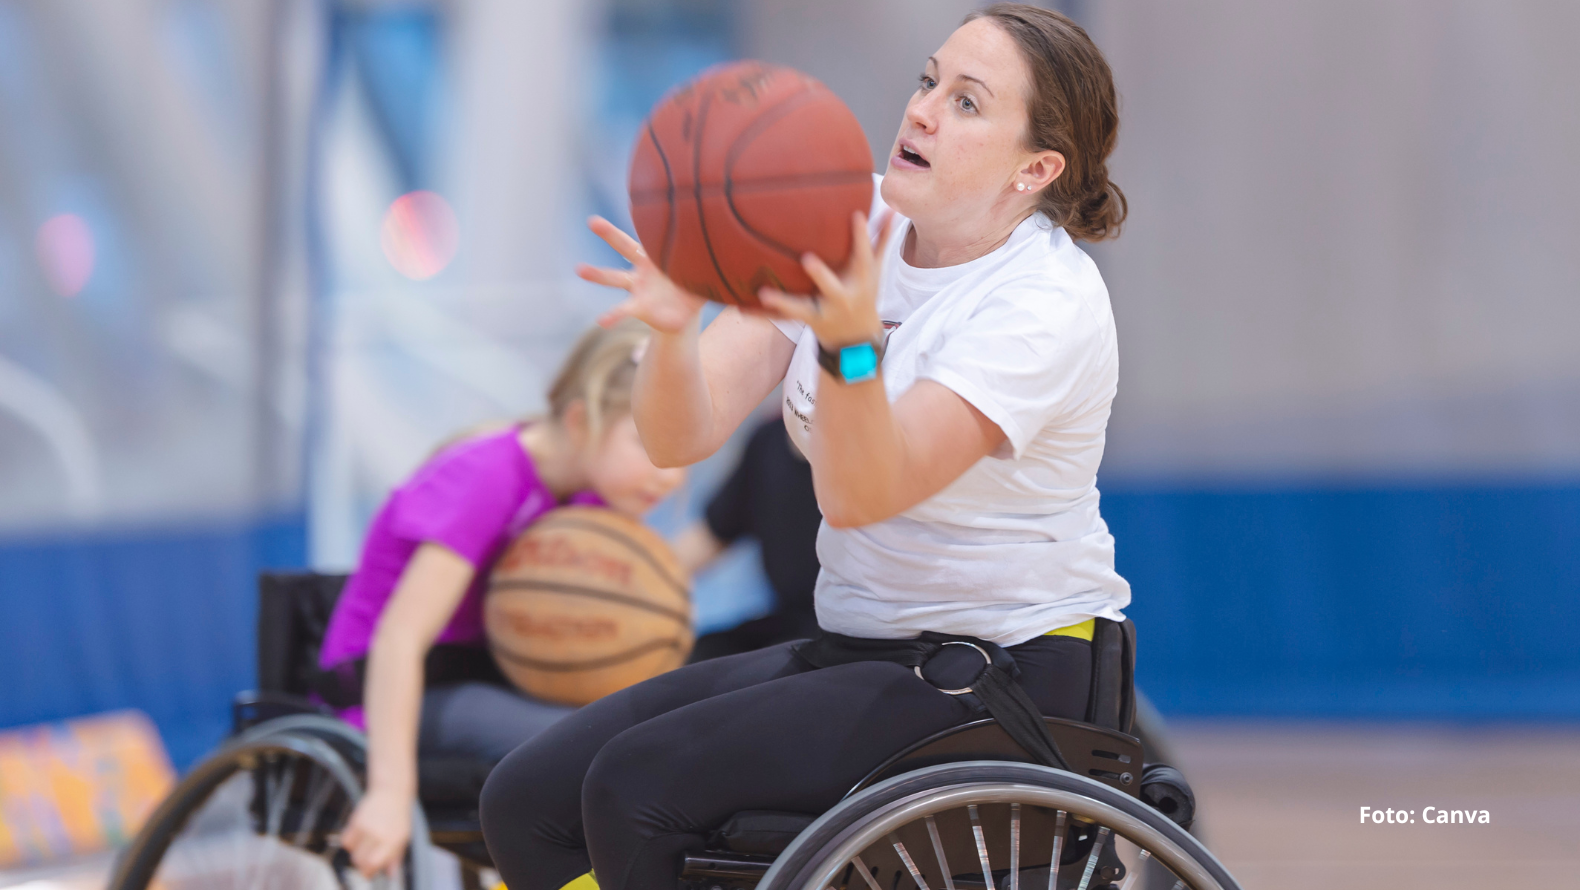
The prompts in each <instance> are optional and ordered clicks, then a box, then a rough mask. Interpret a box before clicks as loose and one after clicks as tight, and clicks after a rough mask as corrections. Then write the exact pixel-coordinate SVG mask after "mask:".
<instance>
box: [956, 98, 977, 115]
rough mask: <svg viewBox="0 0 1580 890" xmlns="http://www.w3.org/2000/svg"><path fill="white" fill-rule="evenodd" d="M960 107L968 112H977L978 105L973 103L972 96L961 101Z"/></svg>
mask: <svg viewBox="0 0 1580 890" xmlns="http://www.w3.org/2000/svg"><path fill="white" fill-rule="evenodd" d="M960 107H961V108H963V109H965V110H966V111H976V110H977V103H975V102H972V101H971V97H970V96H966V97H964V98H962V99H961V100H960Z"/></svg>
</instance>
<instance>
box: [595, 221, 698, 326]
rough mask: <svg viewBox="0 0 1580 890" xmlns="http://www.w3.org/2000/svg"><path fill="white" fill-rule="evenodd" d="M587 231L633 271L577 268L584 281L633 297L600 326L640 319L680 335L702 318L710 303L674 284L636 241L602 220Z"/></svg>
mask: <svg viewBox="0 0 1580 890" xmlns="http://www.w3.org/2000/svg"><path fill="white" fill-rule="evenodd" d="M587 228H589V229H592V230H593V233H594V234H596V235H597V236H598V237H600V238H602V239H603V240H604V241H606V242H608V244H609V246H610V247H613V248H614V249H615V252H617V253H619V254H620V255H621V256H623V257H625V258H626V259H627V260H629V261H630V262H631V268H630V269H605V268H600V267H598V266H590V265H588V264H586V263H582V264H581V265H579V266H577V267H576V274H577V275H578V276H580V277H581V278H582V279H584V280H586V281H591V282H592V283H593V284H602V285H604V286H605V287H618V288H620V289H621V290H623V291H626V292H628V293H630V295H631V297H630V299H628V300H626V301H625V302H623V303H621V304H620V305H618V306H616V307H614V308H613V309H610V310H609V311H608V312H605V313H604V314H603V315H601V316H599V317H598V323H599V324H601V325H603V326H605V327H608V326H609V325H612V324H614V323H615V322H617V321H619V320H620V319H622V318H637V319H640V320H642V321H643V322H645V323H646V324H647V326H648V327H650V328H652V329H653V330H655V331H660V332H662V333H665V334H678V333H680V332H681V331H683V330H685V328H686V326H687V325H689V324H691V323H692V322H693V321H695V320H696V319H697V316H699V315H701V314H702V306H703V304H704V303H706V302H707V301H706V300H704V299H702V298H701V297H699V296H697V295H696V294H693V293H690V292H689V291H687V290H685V289H684V288H682V287H681V286H680V285H678V284H676V283H675V282H673V281H671V280H670V278H669V276H668V275H665V274H664V270H662V269H660V268H658V264H657V263H654V262H653V260H652V259H651V258H650V257H648V255H647V251H645V250H643V249H642V245H641V244H639V243H638V242H637V240H636V239H635V238H632V237H631V236H630V235H627V234H626V233H624V232H622V231H620V229H619V228H618V227H616V226H615V224H614V223H612V222H610V221H608V220H607V219H604V218H603V217H601V216H594V217H592V218H591V219H589V220H588V221H587Z"/></svg>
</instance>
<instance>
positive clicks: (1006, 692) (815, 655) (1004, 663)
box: [796, 631, 1070, 771]
mask: <svg viewBox="0 0 1580 890" xmlns="http://www.w3.org/2000/svg"><path fill="white" fill-rule="evenodd" d="M950 643H965V644H968V645H970V646H973V647H975V648H976V649H977V650H978V651H980V652H983V653H985V654H986V655H987V658H988V662H987V664H986V665H984V666H983V668H982V672H981V673H980V674H978V675H977V677H976V679H975V680H972V681H971V684H970V686H969V690H970V692H971V693H972V694H973V695H975V696H976V697H977V698H978V699H979V700H980V701H981V702H982V705H983V707H985V708H987V712H988V714H989V715H991V716H992V717H993V719H994V720H995V721H997V722H998V724H999V725H1000V726H1002V727H1004V731H1005V732H1006V733H1008V734H1009V737H1010V738H1011V739H1014V740H1015V743H1016V744H1017V745H1020V746H1021V747H1022V748H1024V749H1026V753H1027V754H1030V755H1031V756H1032V759H1034V760H1036V761H1037V762H1038V763H1040V764H1042V765H1043V766H1051V767H1054V768H1056V769H1062V770H1066V771H1068V770H1069V769H1070V765H1069V764H1068V763H1067V762H1066V761H1065V759H1064V755H1063V754H1062V753H1060V751H1059V744H1058V743H1057V742H1055V741H1054V740H1053V735H1052V734H1051V733H1049V732H1048V724H1047V723H1046V722H1045V721H1044V720H1043V719H1042V713H1041V712H1040V711H1038V710H1037V705H1036V703H1035V702H1033V701H1032V700H1031V696H1029V695H1027V694H1026V690H1025V689H1023V688H1021V685H1020V682H1019V679H1018V678H1019V677H1020V667H1019V666H1018V665H1016V664H1015V658H1014V656H1012V655H1010V654H1009V653H1008V652H1006V651H1005V650H1004V647H1002V646H999V645H998V644H996V643H989V642H988V641H986V640H979V639H977V638H976V637H964V636H955V635H953V634H939V633H924V634H922V635H921V636H920V637H918V638H917V639H914V640H868V639H863V638H861V637H847V636H845V635H844V634H836V633H829V632H828V631H823V632H822V633H820V634H818V636H817V637H815V638H813V639H811V640H808V641H807V642H805V643H802V644H801V645H800V646H798V647H796V654H797V655H799V656H800V657H801V658H802V659H803V660H804V661H806V662H807V663H808V664H810V665H812V666H813V667H818V668H827V667H834V666H836V665H841V664H855V663H856V662H859V661H887V662H892V663H894V664H898V665H903V666H905V667H908V668H914V669H918V673H920V670H919V669H920V668H921V667H922V666H923V665H925V664H927V662H928V661H929V660H930V659H932V657H933V656H934V655H937V654H938V653H939V651H940V650H942V649H943V648H944V647H945V646H946V645H948V644H950ZM924 679H925V678H924ZM929 682H931V681H929Z"/></svg>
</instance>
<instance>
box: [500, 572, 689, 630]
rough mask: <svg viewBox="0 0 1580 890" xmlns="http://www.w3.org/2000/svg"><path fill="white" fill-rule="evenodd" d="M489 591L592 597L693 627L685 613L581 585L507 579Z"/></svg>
mask: <svg viewBox="0 0 1580 890" xmlns="http://www.w3.org/2000/svg"><path fill="white" fill-rule="evenodd" d="M488 590H489V592H490V593H492V592H493V591H495V590H544V591H548V592H550V593H570V594H576V595H578V596H585V597H590V598H592V599H599V600H608V601H609V602H613V603H622V604H624V605H627V606H632V607H635V608H638V609H642V610H644V611H648V612H652V613H653V614H655V615H663V616H664V617H665V618H671V619H674V620H675V621H676V622H677V623H679V624H681V625H683V626H685V627H690V626H691V616H690V615H687V614H686V613H684V612H681V611H678V610H676V609H669V608H665V607H664V606H660V605H658V604H657V603H650V602H648V601H646V600H641V599H637V598H636V597H634V596H626V595H625V594H623V593H611V592H609V591H607V590H600V589H598V588H596V587H583V586H581V585H580V584H565V583H562V582H558V581H518V580H514V579H509V578H507V579H504V580H500V581H495V582H494V583H492V584H490V585H488Z"/></svg>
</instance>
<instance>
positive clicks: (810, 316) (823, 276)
mask: <svg viewBox="0 0 1580 890" xmlns="http://www.w3.org/2000/svg"><path fill="white" fill-rule="evenodd" d="M892 220H893V213H892V211H891V212H890V213H887V214H885V215H884V216H883V218H882V221H881V222H880V223H879V226H878V239H877V243H876V244H874V243H873V242H872V240H871V239H870V237H869V236H868V234H867V215H866V214H865V213H862V212H860V211H857V212H856V213H855V215H854V216H852V217H851V235H852V240H853V244H852V250H851V254H850V265H848V266H846V267H845V272H844V274H843V275H836V274H834V270H833V269H830V268H829V267H828V264H827V263H825V262H823V260H822V259H820V258H819V257H818V256H817V255H816V254H811V253H808V254H806V255H805V256H803V257H802V258H801V266H802V268H804V269H806V274H807V275H808V276H810V277H811V279H812V282H813V283H814V284H816V285H817V290H818V295H817V296H815V297H799V296H792V295H790V294H787V293H784V292H783V291H779V290H775V289H774V288H771V287H765V288H763V289H762V290H760V291H758V293H757V296H758V298H759V299H761V300H762V303H763V306H764V307H765V308H767V309H768V310H769V311H770V312H771V313H772V314H774V315H777V316H778V317H780V318H786V319H790V320H791V321H799V322H804V323H805V324H806V325H807V327H809V328H811V329H812V332H813V333H814V334H816V335H817V341H818V342H819V343H821V344H823V346H824V348H827V349H840V348H843V347H846V346H852V345H855V344H857V343H865V342H869V341H877V340H882V339H883V321H882V319H880V318H879V317H878V274H879V272H880V271H882V263H881V262H879V260H878V257H881V256H882V255H883V249H884V247H885V246H886V245H887V244H888V243H889V229H890V228H891V226H890V222H891V221H892Z"/></svg>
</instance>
